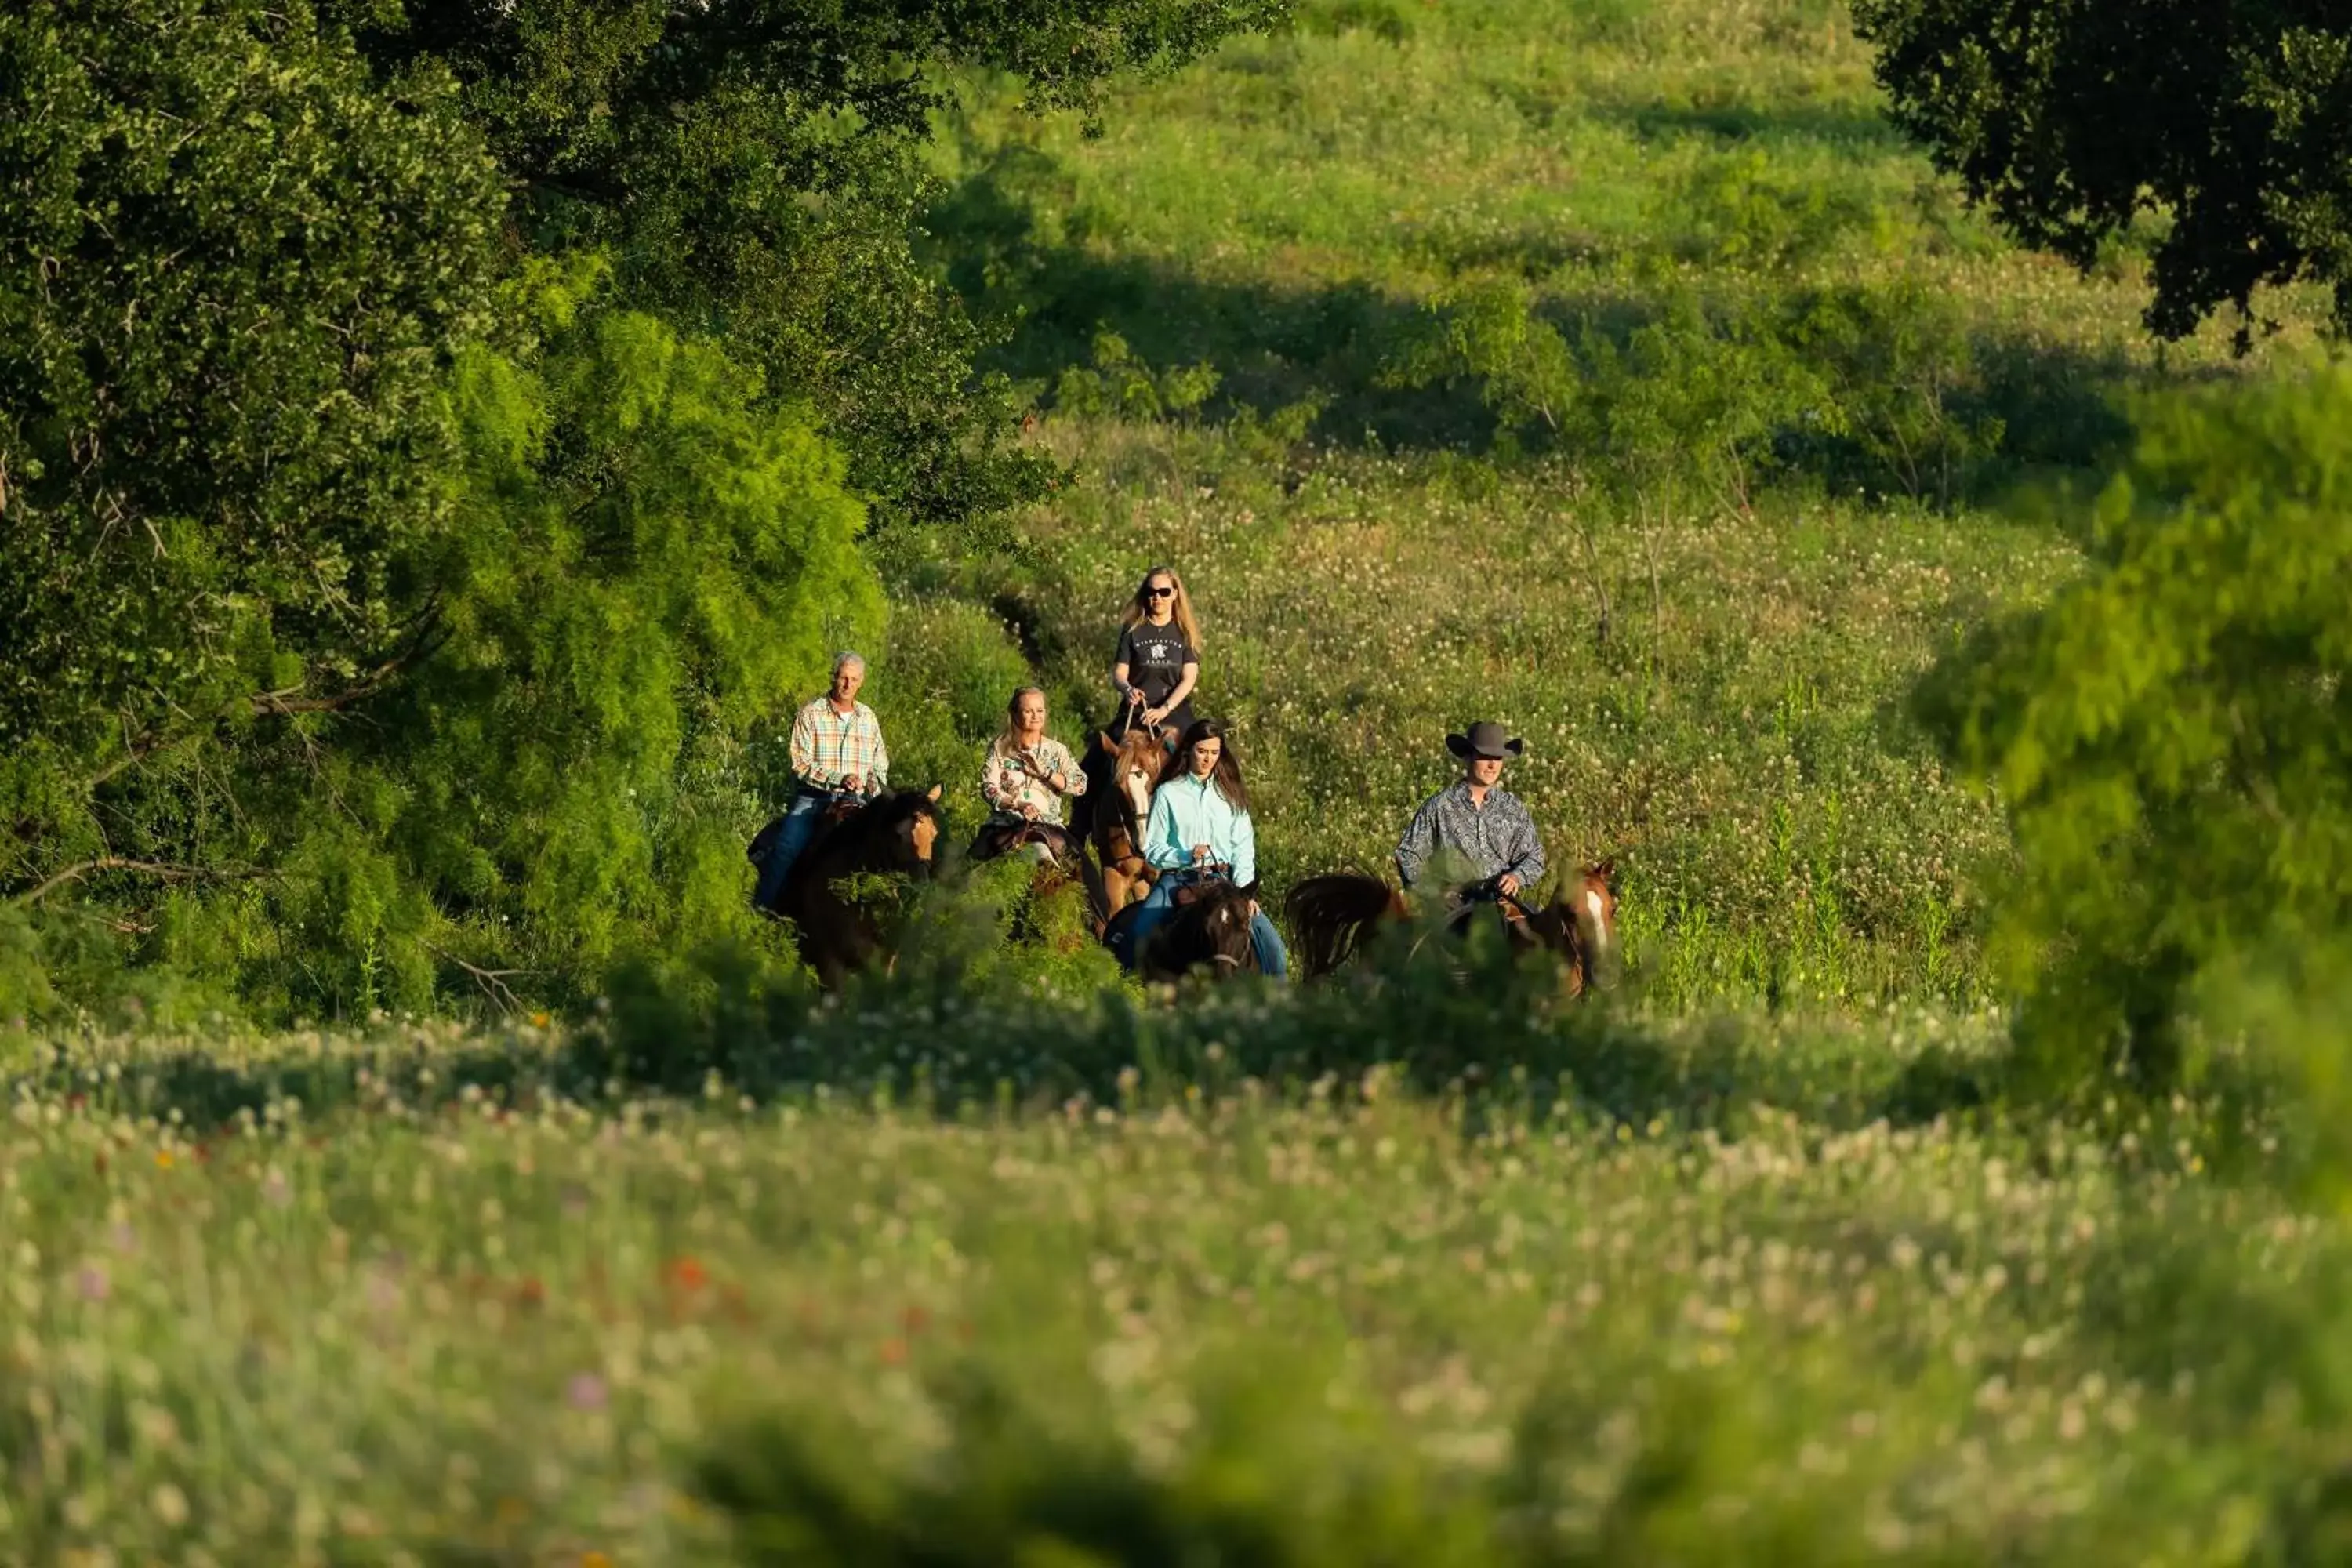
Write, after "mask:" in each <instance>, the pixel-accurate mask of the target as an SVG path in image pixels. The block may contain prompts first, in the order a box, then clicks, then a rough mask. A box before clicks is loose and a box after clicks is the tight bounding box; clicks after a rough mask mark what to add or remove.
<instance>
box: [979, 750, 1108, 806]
mask: <svg viewBox="0 0 2352 1568" xmlns="http://www.w3.org/2000/svg"><path fill="white" fill-rule="evenodd" d="M1029 767H1030V768H1031V769H1034V773H1033V772H1030V771H1027V770H1024V768H1023V767H1022V765H1021V753H1020V752H1017V751H1014V752H1008V751H1006V750H1005V749H1004V737H1003V736H1002V735H1000V736H998V737H997V738H996V739H995V740H993V741H991V742H989V743H988V761H987V762H986V763H983V764H982V767H981V770H980V795H981V798H982V800H985V801H986V802H988V804H989V805H990V807H991V808H992V809H993V810H996V811H1009V812H1013V813H1014V814H1016V815H1017V814H1018V813H1019V812H1020V810H1021V808H1022V807H1023V806H1024V805H1034V806H1035V807H1036V808H1037V820H1038V821H1040V822H1050V823H1052V824H1053V825H1054V826H1056V827H1059V826H1062V798H1063V797H1062V796H1060V795H1055V793H1054V786H1053V785H1051V784H1047V783H1046V782H1045V779H1049V778H1052V777H1053V776H1054V775H1055V773H1059V774H1061V775H1062V782H1063V783H1064V784H1066V785H1068V786H1069V793H1070V796H1071V798H1073V799H1075V798H1076V797H1077V796H1079V795H1084V794H1086V793H1087V775H1086V774H1084V773H1080V772H1079V771H1078V764H1077V762H1076V759H1074V758H1073V757H1072V756H1071V755H1070V749H1069V748H1068V747H1067V746H1065V745H1064V744H1062V742H1059V741H1056V740H1055V739H1053V738H1052V737H1051V736H1046V737H1045V738H1043V739H1041V740H1039V741H1038V742H1037V743H1036V745H1034V747H1032V748H1030V751H1029ZM1037 773H1043V774H1045V778H1039V777H1037V776H1036V774H1037Z"/></svg>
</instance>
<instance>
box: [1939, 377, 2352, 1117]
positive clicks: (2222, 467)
mask: <svg viewBox="0 0 2352 1568" xmlns="http://www.w3.org/2000/svg"><path fill="white" fill-rule="evenodd" d="M2137 416H2138V424H2139V435H2138V440H2137V447H2136V449H2135V451H2134V453H2133V456H2132V458H2131V461H2130V462H2129V464H2128V465H2127V466H2126V468H2125V469H2124V470H2123V471H2122V472H2121V473H2119V474H2118V475H2116V478H2115V479H2113V480H2112V481H2111V482H2110V483H2109V484H2108V485H2107V486H2106V488H2105V489H2104V490H2103V491H2101V492H2100V494H2099V495H2098V497H2097V498H2096V500H2095V501H2092V502H2091V503H2090V504H2088V505H2087V506H2083V505H2080V504H2075V503H2069V510H2068V515H2069V517H2070V520H2071V521H2074V523H2075V524H2076V525H2077V526H2079V527H2080V528H2081V530H2082V531H2083V532H2084V534H2085V536H2086V542H2087V546H2088V549H2089V551H2090V552H2091V556H2092V563H2093V564H2092V570H2091V572H2090V573H2089V574H2088V575H2087V576H2086V577H2085V578H2084V579H2083V580H2082V581H2081V582H2080V583H2078V584H2075V585H2074V586H2072V587H2070V588H2068V589H2066V590H2065V591H2063V592H2062V593H2061V594H2060V595H2058V596H2057V598H2056V599H2055V600H2054V601H2053V603H2051V604H2050V605H2047V606H2045V607H2042V608H2038V609H2033V610H2029V611H2025V612H2022V613H2019V614H2014V615H2011V616H2009V617H2007V618H2005V619H2003V620H2000V621H1998V622H1996V623H1994V624H1992V625H1990V626H1986V627H1984V628H1982V629H1980V630H1979V632H1978V633H1977V634H1976V635H1974V636H1973V637H1971V638H1970V639H1969V642H1968V643H1967V645H1966V646H1965V647H1962V648H1960V649H1958V650H1956V651H1955V652H1954V653H1952V654H1951V655H1950V656H1948V658H1946V659H1945V660H1944V661H1943V663H1942V664H1941V665H1940V666H1939V668H1937V670H1936V671H1935V672H1934V673H1933V674H1932V675H1931V677H1930V678H1929V679H1927V681H1925V682H1924V683H1923V684H1922V685H1921V687H1920V689H1919V691H1918V694H1917V696H1916V700H1915V706H1916V709H1917V710H1918V711H1919V713H1920V716H1921V717H1922V718H1923V720H1924V721H1926V722H1927V723H1928V724H1929V726H1930V727H1931V728H1932V729H1934V730H1935V731H1937V732H1938V733H1939V734H1940V735H1941V737H1942V738H1943V741H1944V743H1945V744H1946V746H1947V748H1948V752H1949V753H1950V754H1951V755H1952V756H1953V757H1954V758H1955V759H1956V760H1958V761H1959V762H1961V763H1964V764H1965V765H1967V766H1968V767H1969V768H1971V769H1973V770H1974V771H1975V773H1977V775H1978V776H1979V777H1980V778H1982V779H1984V780H1985V781H1987V782H1989V783H1990V784H1994V785H1995V786H1997V787H1998V788H1999V790H2000V794H2001V797H2002V800H2003V803H2004V805H2006V807H2007V810H2008V813H2009V816H2010V819H2011V823H2012V825H2013V826H2014V829H2015V833H2016V837H2017V843H2018V847H2019V849H2020V851H2021V856H2022V858H2023V862H2024V868H2025V869H2024V875H2023V878H2022V879H2021V881H2020V882H2019V883H2017V884H2016V885H2015V886H2014V887H2012V888H2011V889H2008V893H2009V899H2008V904H2007V910H2006V914H2005V927H2004V931H2005V939H2004V940H2005V947H2006V951H2007V952H2008V953H2009V955H2010V961H2011V965H2012V972H2013V973H2015V974H2016V975H2017V977H2018V978H2019V979H2021V981H2023V982H2024V983H2025V984H2027V986H2028V988H2029V992H2030V999H2029V1002H2028V1007H2027V1013H2026V1016H2025V1020H2024V1039H2025V1041H2026V1042H2027V1045H2028V1047H2029V1054H2030V1057H2031V1058H2032V1061H2033V1062H2034V1063H2035V1064H2036V1065H2037V1066H2038V1067H2039V1068H2041V1069H2042V1073H2043V1075H2044V1078H2045V1080H2046V1081H2048V1082H2051V1083H2053V1084H2056V1085H2079V1084H2083V1083H2084V1082H2086V1081H2087V1080H2092V1079H2096V1078H2097V1077H2098V1076H2099V1075H2100V1074H2101V1073H2102V1071H2103V1070H2104V1069H2105V1068H2108V1067H2110V1066H2116V1065H2119V1066H2122V1067H2124V1068H2126V1069H2127V1070H2128V1071H2129V1072H2130V1073H2131V1074H2132V1075H2133V1076H2135V1077H2136V1078H2137V1079H2139V1080H2140V1081H2142V1082H2144V1083H2147V1084H2148V1085H2150V1086H2154V1087H2163V1086H2167V1085H2169V1084H2171V1083H2172V1082H2174V1081H2176V1080H2177V1079H2179V1077H2180V1076H2181V1075H2182V1074H2183V1072H2184V1071H2187V1070H2189V1069H2191V1068H2193V1067H2194V1065H2195V1064H2194V1063H2193V1061H2191V1060H2189V1058H2187V1057H2186V1056H2185V1055H2184V1049H2183V1047H2184V1040H2185V1037H2184V1033H2183V1030H2182V1027H2181V1024H2182V1010H2183V1004H2184V1000H2185V998H2186V995H2187V994H2188V987H2189V986H2190V985H2191V984H2192V983H2193V982H2195V981H2196V980H2197V979H2198V977H2199V976H2200V974H2203V973H2209V972H2210V971H2212V970H2213V969H2214V968H2215V966H2217V965H2225V964H2228V963H2233V962H2236V961H2239V960H2242V959H2244V958H2246V957H2248V956H2251V955H2252V954H2255V953H2258V952H2262V951H2263V950H2264V949H2265V948H2269V947H2272V946H2273V945H2274V944H2278V943H2287V944H2290V945H2292V944H2296V943H2301V942H2308V941H2314V940H2325V939H2327V938H2329V937H2332V936H2333V935H2335V934H2336V933H2337V932H2339V931H2342V930H2343V929H2344V928H2345V926H2346V923H2347V920H2352V687H2347V682H2346V679H2345V677H2346V674H2347V664H2348V663H2352V596H2347V594H2346V593H2345V591H2344V589H2345V584H2346V582H2347V580H2352V478H2347V470H2346V469H2345V468H2344V465H2343V464H2342V462H2341V461H2340V460H2339V452H2340V447H2341V444H2342V432H2343V430H2344V429H2345V427H2346V424H2347V421H2352V367H2347V365H2345V364H2343V363H2329V364H2326V365H2325V366H2322V367H2319V368H2316V369H2315V370H2313V371H2312V372H2311V373H2310V374H2306V375H2304V376H2302V377H2299V378H2295V379H2290V380H2285V381H2282V382H2280V383H2278V384H2268V385H2263V386H2259V387H2253V388H2247V389H2238V388H2218V389H2210V390H2205V391H2201V392H2197V393H2191V394H2177V395H2170V396H2167V397H2162V398H2154V399H2149V400H2147V401H2145V402H2143V403H2142V404H2141V405H2139V406H2138V410H2137Z"/></svg>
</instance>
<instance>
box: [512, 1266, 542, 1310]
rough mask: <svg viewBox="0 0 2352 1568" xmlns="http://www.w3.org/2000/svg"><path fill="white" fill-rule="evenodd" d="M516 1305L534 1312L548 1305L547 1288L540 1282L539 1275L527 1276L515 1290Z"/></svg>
mask: <svg viewBox="0 0 2352 1568" xmlns="http://www.w3.org/2000/svg"><path fill="white" fill-rule="evenodd" d="M515 1304H516V1305H517V1306H519V1307H521V1308H524V1309H525V1310H529V1311H533V1312H536V1311H537V1310H540V1309H541V1307H544V1306H545V1305H547V1287H546V1286H544V1285H542V1284H541V1283H540V1282H539V1277H538V1276H537V1275H535V1274H534V1275H527V1276H525V1277H524V1279H523V1281H522V1283H521V1284H520V1285H519V1286H517V1287H516V1288H515Z"/></svg>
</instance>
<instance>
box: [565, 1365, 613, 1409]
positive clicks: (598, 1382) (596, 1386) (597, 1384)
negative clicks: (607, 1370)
mask: <svg viewBox="0 0 2352 1568" xmlns="http://www.w3.org/2000/svg"><path fill="white" fill-rule="evenodd" d="M605 1399H606V1395H605V1391H604V1379H603V1378H601V1377H599V1376H597V1375H596V1374H595V1373H593V1372H579V1373H572V1381H571V1383H569V1384H566V1385H565V1387H564V1390H563V1402H564V1403H565V1404H566V1405H571V1406H572V1409H574V1410H602V1409H604V1405H605Z"/></svg>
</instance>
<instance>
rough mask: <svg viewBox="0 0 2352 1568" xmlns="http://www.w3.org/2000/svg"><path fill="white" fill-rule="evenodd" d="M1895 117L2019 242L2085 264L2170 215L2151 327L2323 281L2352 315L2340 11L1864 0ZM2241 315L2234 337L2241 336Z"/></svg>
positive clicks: (2351, 68)
mask: <svg viewBox="0 0 2352 1568" xmlns="http://www.w3.org/2000/svg"><path fill="white" fill-rule="evenodd" d="M1854 19H1855V25H1856V26H1857V28H1858V29H1859V30H1860V32H1861V33H1862V35H1863V36H1864V37H1867V38H1869V39H1871V40H1872V41H1873V42H1874V43H1875V44H1876V45H1877V46H1878V49H1879V56H1878V64H1877V74H1878V79H1879V81H1880V82H1881V84H1883V85H1884V86H1885V89H1886V90H1887V92H1888V94H1889V95H1890V96H1891V98H1892V100H1893V105H1892V109H1893V113H1894V116H1895V121H1897V122H1898V123H1899V124H1901V125H1902V126H1903V127H1904V128H1905V129H1906V131H1908V132H1911V133H1912V134H1913V135H1914V136H1916V137H1918V138H1919V139H1920V140H1921V141H1923V142H1926V143H1927V146H1928V148H1929V149H1930V151H1931V152H1932V153H1933V154H1934V156H1935V159H1936V162H1937V164H1938V165H1939V166H1941V167H1942V168H1944V169H1947V170H1949V171H1951V172H1953V173H1956V174H1958V175H1959V176H1960V178H1961V180H1962V181H1963V182H1964V183H1965V184H1966V185H1967V188H1968V190H1969V195H1971V196H1972V197H1974V198H1975V199H1977V200H1979V201H1980V202H1983V203H1986V204H1987V205H1990V208H1991V210H1992V212H1993V214H1994V216H1996V217H1997V218H1998V219H1999V221H2000V223H2001V225H2002V226H2004V227H2006V228H2008V229H2009V230H2010V232H2011V233H2012V234H2014V235H2016V236H2017V237H2019V238H2020V239H2021V240H2023V241H2024V242H2025V243H2027V244H2029V245H2033V246H2037V247H2043V248H2046V249H2049V250H2053V251H2055V252H2056V253H2057V254H2059V255H2061V256H2063V257H2064V258H2067V259H2068V260H2070V261H2072V262H2074V264H2075V265H2076V266H2077V267H2081V268H2089V267H2090V266H2091V265H2092V264H2093V262H2094V261H2095V259H2096V258H2097V257H2098V254H2099V251H2100V249H2101V247H2103V246H2105V245H2106V244H2107V243H2109V242H2110V241H2111V240H2113V239H2114V238H2116V237H2117V236H2119V235H2121V234H2123V233H2124V232H2125V231H2126V229H2127V228H2128V227H2129V226H2131V224H2132V222H2133V220H2134V218H2135V217H2136V216H2138V215H2139V214H2141V213H2144V212H2154V213H2158V214H2160V215H2162V216H2163V218H2164V219H2166V220H2168V225H2169V226H2168V229H2167V231H2166V232H2165V233H2164V234H2163V236H2162V237H2161V238H2160V239H2159V240H2158V243H2157V245H2156V248H2155V255H2154V268H2153V280H2154V283H2155V286H2156V297H2155V299H2154V300H2153V301H2152V302H2151V303H2150V305H2149V306H2148V310H2147V323H2148V326H2149V327H2150V328H2151V329H2152V330H2153V331H2157V332H2158V333H2161V334H2162V335H2164V336H2166V337H2173V338H2177V337H2180V336H2183V335H2185V334H2186V333H2188V332H2189V331H2193V330H2194V329H2195V328H2196V326H2197V324H2198V322H2200V321H2202V320H2203V319H2204V318H2205V317H2206V316H2208V315H2209V314H2210V313H2211V312H2212V311H2213V310H2215V309H2217V308H2218V307H2220V306H2222V305H2225V304H2227V305H2233V306H2235V307H2236V308H2237V310H2238V312H2239V315H2240V318H2241V321H2242V322H2244V323H2251V322H2252V320H2253V315H2252V297H2253V292H2254V290H2255V289H2256V288H2258V287H2260V286H2262V285H2264V284H2282V283H2287V282H2291V281H2293V280H2294V279H2302V278H2309V279H2317V280H2319V281H2321V282H2325V283H2327V284H2329V285H2331V286H2332V287H2333V288H2334V289H2335V291H2336V322H2337V324H2338V325H2339V326H2344V327H2352V24H2347V20H2346V18H2345V17H2344V16H2343V15H2342V13H2341V11H2340V10H2339V9H2338V8H2336V7H2331V6H2327V5H2317V4H2313V3H2311V0H2294V3H2290V4H2285V5H2271V4H2256V3H2254V0H2230V3H2226V4H2221V5H2207V4H2196V3H2193V0H2164V3H2160V4H2154V5H2147V4H2142V5H2114V4H2107V3H2104V0H2027V3H2024V4H2020V3H2017V0H1857V4H1856V5H1855V6H1854ZM2250 338H2251V331H2250V327H2249V326H2248V325H2242V326H2241V328H2240V331H2239V342H2240V345H2241V347H2243V346H2245V344H2246V343H2247V342H2249V341H2250Z"/></svg>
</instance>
